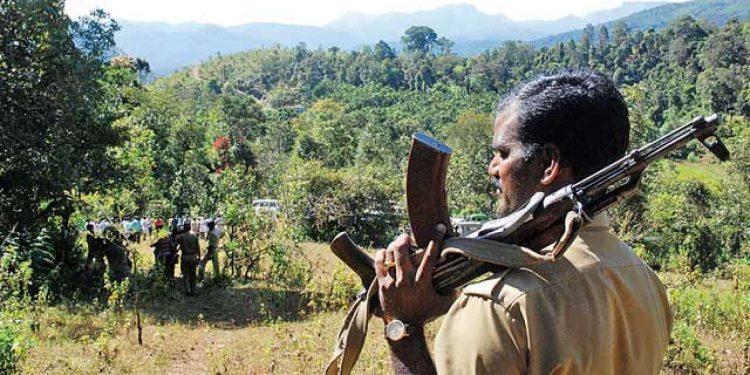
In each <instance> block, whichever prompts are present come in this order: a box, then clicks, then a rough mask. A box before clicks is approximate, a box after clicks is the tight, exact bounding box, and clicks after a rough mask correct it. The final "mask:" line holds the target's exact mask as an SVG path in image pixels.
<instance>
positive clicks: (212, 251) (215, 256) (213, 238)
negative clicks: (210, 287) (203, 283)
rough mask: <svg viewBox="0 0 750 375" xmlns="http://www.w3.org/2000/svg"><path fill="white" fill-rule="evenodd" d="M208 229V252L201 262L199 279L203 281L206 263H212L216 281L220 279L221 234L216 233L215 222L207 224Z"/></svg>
mask: <svg viewBox="0 0 750 375" xmlns="http://www.w3.org/2000/svg"><path fill="white" fill-rule="evenodd" d="M206 226H207V229H208V250H206V255H205V256H204V257H203V260H201V269H200V272H199V277H200V278H201V279H203V277H204V276H205V273H206V263H208V261H209V260H210V261H211V267H212V268H213V274H214V280H216V279H218V278H219V233H218V232H217V231H216V229H215V227H216V225H215V224H214V222H213V221H209V222H207V223H206Z"/></svg>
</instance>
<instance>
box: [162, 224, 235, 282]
mask: <svg viewBox="0 0 750 375" xmlns="http://www.w3.org/2000/svg"><path fill="white" fill-rule="evenodd" d="M170 221H171V226H170V228H171V232H170V233H169V234H168V235H166V236H163V237H161V238H159V239H158V240H157V241H156V242H154V243H153V244H151V247H153V248H154V257H155V259H156V267H157V268H159V269H162V270H163V271H164V276H165V277H166V278H167V279H169V280H171V279H173V278H174V271H175V266H176V265H177V262H178V261H179V262H180V271H181V272H182V279H183V282H184V284H185V294H187V295H194V294H195V292H196V288H197V282H198V279H203V278H204V276H205V270H206V264H208V262H209V261H210V262H211V267H212V269H213V277H214V279H216V278H218V277H219V275H220V270H219V238H220V237H221V233H222V229H223V220H222V219H221V218H217V219H215V220H211V219H205V220H202V221H201V222H200V223H199V224H198V225H197V226H196V225H195V224H194V223H195V221H193V220H190V219H184V220H178V219H174V220H170ZM204 225H205V231H203V230H202V229H203V228H204ZM195 229H197V230H195ZM199 236H200V237H202V238H204V239H206V240H207V241H208V248H207V250H206V253H205V255H204V256H203V258H201V251H200V241H199ZM180 252H181V253H182V255H181V256H180V254H179V253H180Z"/></svg>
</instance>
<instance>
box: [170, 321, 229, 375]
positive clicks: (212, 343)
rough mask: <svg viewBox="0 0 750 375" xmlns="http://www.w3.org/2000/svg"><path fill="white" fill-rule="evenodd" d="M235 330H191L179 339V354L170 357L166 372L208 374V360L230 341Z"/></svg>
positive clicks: (179, 374)
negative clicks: (186, 335)
mask: <svg viewBox="0 0 750 375" xmlns="http://www.w3.org/2000/svg"><path fill="white" fill-rule="evenodd" d="M236 333H237V331H236V330H224V329H218V328H208V327H205V328H199V329H196V330H194V331H192V332H191V334H190V337H186V338H185V339H184V340H181V343H180V346H183V349H182V352H181V354H177V355H175V356H173V357H172V358H170V362H169V366H168V367H167V370H166V372H165V373H166V374H168V375H183V374H208V370H209V362H210V360H211V358H212V357H215V356H218V355H220V353H221V350H222V349H223V348H224V347H225V346H227V345H228V344H229V343H230V342H231V341H232V335H233V334H236Z"/></svg>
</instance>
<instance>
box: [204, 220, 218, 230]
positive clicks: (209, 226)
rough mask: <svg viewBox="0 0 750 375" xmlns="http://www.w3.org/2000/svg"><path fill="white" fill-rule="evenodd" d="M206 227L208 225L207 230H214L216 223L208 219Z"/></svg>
mask: <svg viewBox="0 0 750 375" xmlns="http://www.w3.org/2000/svg"><path fill="white" fill-rule="evenodd" d="M206 227H208V230H214V228H216V223H214V222H213V221H209V222H208V223H206Z"/></svg>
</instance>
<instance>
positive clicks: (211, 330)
mask: <svg viewBox="0 0 750 375" xmlns="http://www.w3.org/2000/svg"><path fill="white" fill-rule="evenodd" d="M139 251H140V252H141V253H144V255H145V254H148V253H147V252H148V249H147V248H146V247H145V246H141V247H140V248H139ZM303 253H304V254H305V256H306V257H308V258H309V259H310V261H311V262H312V263H313V264H314V267H315V269H317V270H320V272H318V273H317V276H316V278H315V279H314V280H313V282H312V284H314V285H315V288H318V289H320V288H323V289H325V288H328V287H329V286H330V285H331V284H332V283H335V282H340V280H338V281H337V280H336V278H341V277H342V276H343V275H344V274H345V273H346V272H345V271H344V270H343V269H342V268H341V266H340V265H338V262H336V260H335V258H334V257H333V256H332V255H331V254H330V253H329V252H328V251H327V250H326V248H325V246H321V245H305V246H304V251H303ZM147 258H148V257H146V259H147ZM144 260H145V259H144ZM347 277H352V278H353V276H352V275H349V276H347ZM664 278H665V279H666V284H667V285H668V286H673V285H677V284H679V283H682V282H684V278H683V277H682V276H680V275H677V274H668V275H664ZM347 280H348V279H347ZM725 284H726V285H725ZM269 285H270V284H268V283H266V282H263V281H257V280H256V281H252V282H250V283H247V284H241V285H233V286H231V287H224V288H222V287H206V288H204V289H203V290H201V292H200V294H199V295H198V296H196V297H192V298H188V297H184V296H183V295H182V293H180V288H179V286H180V284H177V285H175V286H174V288H172V291H171V292H169V293H166V294H165V295H163V296H162V297H161V298H158V299H155V300H154V301H152V302H151V303H148V304H145V305H144V306H142V307H141V309H142V316H143V325H144V331H143V341H144V342H143V345H139V344H138V342H137V330H136V328H135V323H134V314H133V311H132V309H126V310H125V311H123V312H121V313H119V314H113V313H108V312H101V309H99V310H97V309H95V308H92V307H87V306H84V307H51V308H49V309H47V310H46V311H45V312H44V313H43V315H42V317H41V319H40V322H41V324H40V328H39V330H38V331H37V332H35V333H34V334H33V335H32V339H33V341H34V343H33V345H32V346H31V349H30V352H29V353H28V355H27V356H26V359H25V360H24V362H23V363H22V372H24V373H29V374H42V373H45V374H71V373H76V374H94V373H107V374H272V373H276V374H312V373H321V372H322V370H323V368H324V367H325V364H326V362H327V361H328V358H329V356H330V354H331V349H332V346H333V344H334V335H335V334H336V333H337V332H338V329H339V325H340V324H341V320H342V318H343V317H344V314H345V311H344V310H343V309H341V308H338V309H334V310H331V309H330V308H316V307H312V308H311V307H310V306H311V304H310V303H309V301H310V296H313V298H314V296H315V293H316V292H315V291H314V292H313V293H312V294H306V295H300V294H299V293H289V292H286V291H283V290H278V289H275V288H274V287H272V286H269ZM729 285H730V284H727V283H725V282H721V287H720V288H718V289H725V288H729ZM438 326H439V322H437V323H433V324H431V325H430V326H429V327H428V336H429V337H433V335H434V333H435V331H436V329H437V327H438ZM382 332H383V324H382V322H380V321H379V320H378V319H373V320H372V321H371V326H370V333H369V337H368V339H367V343H366V347H365V349H364V350H363V353H362V357H361V359H360V361H359V363H358V364H357V367H356V368H355V373H358V374H381V373H387V372H388V371H389V369H390V364H389V360H388V352H387V347H386V344H385V341H384V340H383V338H382ZM697 333H698V335H699V336H700V338H701V341H702V342H703V344H704V345H706V346H708V347H709V348H711V350H712V352H713V353H714V356H715V357H716V360H717V361H716V366H715V368H714V369H712V372H713V373H715V374H741V373H743V371H745V366H747V365H748V363H746V362H747V360H748V358H747V354H746V353H745V352H744V350H745V349H744V347H743V345H744V344H743V340H742V339H741V338H739V337H733V336H732V335H718V334H716V333H714V332H710V331H706V330H698V332H697ZM735 336H736V335H735ZM662 373H663V374H671V373H683V372H680V371H673V370H672V369H665V370H664V371H663V372H662Z"/></svg>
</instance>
